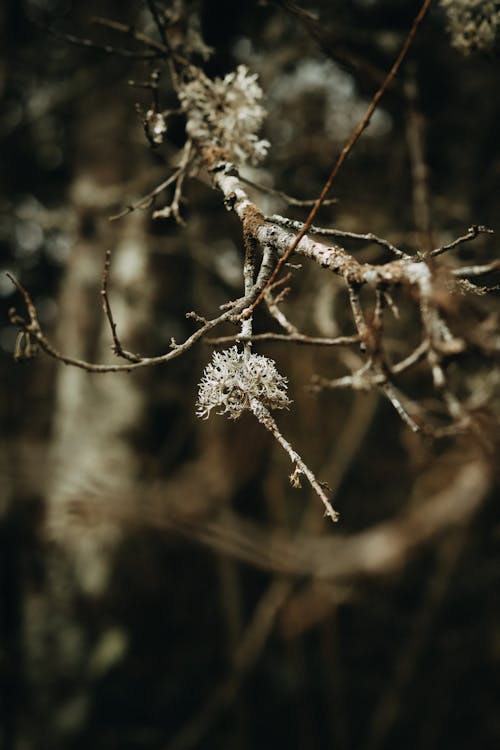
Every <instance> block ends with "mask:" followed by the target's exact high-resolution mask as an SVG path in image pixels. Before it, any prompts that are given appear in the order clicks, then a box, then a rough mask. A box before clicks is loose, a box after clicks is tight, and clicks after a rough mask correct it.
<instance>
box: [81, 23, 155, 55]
mask: <svg viewBox="0 0 500 750" xmlns="http://www.w3.org/2000/svg"><path fill="white" fill-rule="evenodd" d="M91 22H92V23H95V24H97V25H99V26H104V27H105V28H108V29H112V30H113V31H119V32H120V33H122V34H126V35H127V36H130V37H131V38H132V39H135V40H136V41H137V42H141V44H144V45H145V46H146V47H151V49H154V50H156V51H157V52H160V53H161V54H162V55H166V54H168V53H169V49H168V47H167V46H166V45H165V44H161V43H160V42H157V41H156V39H152V38H151V37H150V36H148V35H147V34H144V33H143V32H142V31H137V29H135V28H134V27H133V26H129V25H127V24H125V23H120V21H114V20H113V19H111V18H103V17H102V16H94V17H93V18H92V19H91Z"/></svg>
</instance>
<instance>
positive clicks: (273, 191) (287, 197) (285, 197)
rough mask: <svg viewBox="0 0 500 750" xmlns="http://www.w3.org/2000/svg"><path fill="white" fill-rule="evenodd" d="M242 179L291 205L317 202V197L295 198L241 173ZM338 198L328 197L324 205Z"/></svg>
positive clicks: (336, 200) (328, 204)
mask: <svg viewBox="0 0 500 750" xmlns="http://www.w3.org/2000/svg"><path fill="white" fill-rule="evenodd" d="M240 179H241V181H242V182H244V183H245V185H250V187H253V188H255V189H256V190H259V191H260V192H261V193H267V194H268V195H276V196H277V197H278V198H281V199H282V200H284V201H285V202H286V203H288V204H289V205H290V206H303V207H307V206H312V205H314V203H315V202H316V199H315V198H311V199H301V198H294V197H293V195H288V193H284V192H283V190H276V189H275V188H271V187H268V186H267V185H261V184H260V183H257V182H254V181H253V180H249V179H248V177H243V176H242V175H240ZM337 202H338V199H337V198H327V199H326V200H324V201H323V205H324V206H332V205H333V204H334V203H337Z"/></svg>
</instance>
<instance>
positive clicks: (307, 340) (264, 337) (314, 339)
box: [205, 333, 360, 346]
mask: <svg viewBox="0 0 500 750" xmlns="http://www.w3.org/2000/svg"><path fill="white" fill-rule="evenodd" d="M205 341H206V343H207V344H212V345H213V346H218V345H220V344H231V343H234V342H237V341H243V342H245V341H252V342H254V341H280V342H285V343H288V344H302V345H306V346H349V345H350V344H359V341H360V339H359V336H337V337H336V338H333V339H332V338H326V337H322V336H306V335H305V334H302V333H290V334H286V333H256V334H254V335H253V336H243V335H242V334H241V333H240V334H237V335H236V336H219V337H218V338H207V339H205Z"/></svg>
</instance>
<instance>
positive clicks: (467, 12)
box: [440, 0, 500, 55]
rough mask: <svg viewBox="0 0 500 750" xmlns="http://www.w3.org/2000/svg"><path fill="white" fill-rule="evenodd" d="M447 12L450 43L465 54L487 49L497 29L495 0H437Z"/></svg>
mask: <svg viewBox="0 0 500 750" xmlns="http://www.w3.org/2000/svg"><path fill="white" fill-rule="evenodd" d="M440 2H441V6H442V8H444V10H445V11H446V15H447V18H448V28H449V31H450V34H451V42H452V44H453V46H454V47H456V49H458V50H460V52H462V53H463V54H464V55H469V54H471V53H474V52H489V51H491V50H492V49H493V47H494V45H495V41H496V39H497V35H498V31H499V29H500V2H499V1H498V0H440Z"/></svg>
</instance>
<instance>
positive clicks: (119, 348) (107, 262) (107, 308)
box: [101, 248, 141, 362]
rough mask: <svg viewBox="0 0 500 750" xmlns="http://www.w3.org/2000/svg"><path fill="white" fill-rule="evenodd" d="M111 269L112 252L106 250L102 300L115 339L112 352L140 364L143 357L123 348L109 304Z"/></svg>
mask: <svg viewBox="0 0 500 750" xmlns="http://www.w3.org/2000/svg"><path fill="white" fill-rule="evenodd" d="M110 268H111V250H109V248H108V249H107V250H106V258H105V261H104V270H103V273H102V283H101V298H102V306H103V310H104V314H105V316H106V318H107V319H108V323H109V327H110V329H111V335H112V337H113V346H112V350H113V352H114V353H115V354H116V355H117V356H118V357H123V359H126V360H128V361H129V362H140V361H141V357H140V356H139V355H138V354H132V352H128V351H126V350H125V349H124V348H123V347H122V345H121V342H120V339H119V338H118V334H117V331H116V323H115V321H114V318H113V313H112V311H111V305H110V303H109V295H108V280H109V271H110Z"/></svg>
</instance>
